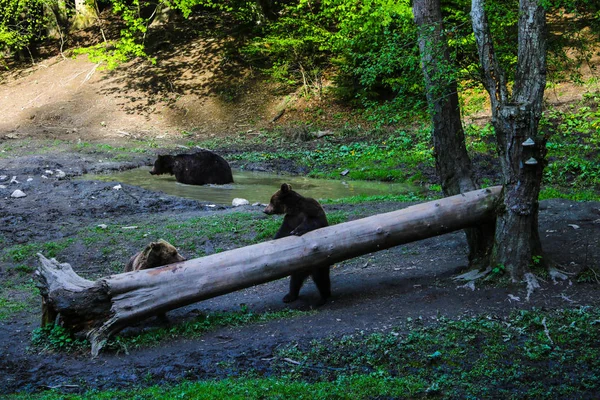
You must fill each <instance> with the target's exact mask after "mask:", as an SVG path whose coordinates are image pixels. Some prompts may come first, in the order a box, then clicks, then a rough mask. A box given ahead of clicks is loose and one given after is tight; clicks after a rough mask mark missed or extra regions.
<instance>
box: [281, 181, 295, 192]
mask: <svg viewBox="0 0 600 400" xmlns="http://www.w3.org/2000/svg"><path fill="white" fill-rule="evenodd" d="M281 191H282V192H283V193H287V192H291V191H292V185H290V184H287V183H282V184H281Z"/></svg>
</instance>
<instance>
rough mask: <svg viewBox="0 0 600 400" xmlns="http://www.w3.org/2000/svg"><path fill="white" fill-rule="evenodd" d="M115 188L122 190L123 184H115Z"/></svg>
mask: <svg viewBox="0 0 600 400" xmlns="http://www.w3.org/2000/svg"><path fill="white" fill-rule="evenodd" d="M113 189H115V190H121V189H123V186H121V185H120V184H119V185H116V186H113Z"/></svg>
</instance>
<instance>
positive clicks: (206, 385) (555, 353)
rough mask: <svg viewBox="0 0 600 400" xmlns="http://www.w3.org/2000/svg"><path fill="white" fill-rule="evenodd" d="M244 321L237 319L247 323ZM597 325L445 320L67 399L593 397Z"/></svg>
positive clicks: (568, 318)
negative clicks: (239, 368) (212, 372)
mask: <svg viewBox="0 0 600 400" xmlns="http://www.w3.org/2000/svg"><path fill="white" fill-rule="evenodd" d="M246 313H247V311H246V312H244V311H243V310H242V311H240V312H239V313H236V315H235V316H233V317H232V318H233V319H237V318H239V317H242V318H249V317H245V316H244V315H245V314H246ZM227 320H230V318H229V317H228V318H227ZM599 321H600V309H598V308H597V307H593V308H591V307H582V308H578V309H571V310H561V311H552V312H546V311H540V310H531V311H525V310H522V311H517V312H514V313H513V314H512V315H510V316H509V317H507V318H504V319H501V318H497V317H492V316H479V317H475V318H471V317H469V318H464V319H460V318H459V319H454V320H450V319H444V318H441V319H439V320H438V321H437V322H434V323H433V324H431V325H426V324H425V321H423V320H421V319H417V320H411V319H409V320H408V321H407V322H406V324H404V326H402V327H399V328H398V329H396V330H395V331H391V332H389V333H375V334H360V333H359V334H356V335H351V336H344V337H341V338H339V337H338V338H330V339H327V340H320V341H315V342H312V343H310V344H307V343H303V344H293V343H292V344H290V345H289V346H286V347H284V348H280V349H279V350H278V351H277V353H276V354H275V356H276V357H275V359H274V360H273V362H272V364H271V370H272V373H273V375H272V376H271V377H268V378H259V377H257V376H256V375H255V374H254V373H252V372H251V371H246V372H245V375H242V377H240V378H237V379H224V380H210V381H201V382H184V383H179V384H176V385H174V386H167V385H163V386H152V387H147V388H136V389H132V390H120V391H105V392H98V391H91V392H88V393H86V394H83V395H80V396H76V395H70V398H74V399H76V398H85V399H105V398H159V399H163V398H164V399H171V398H193V399H203V398H207V399H209V398H210V399H237V398H239V399H259V398H260V399H265V398H267V399H277V398H305V399H332V398H335V399H367V398H379V397H382V398H423V397H434V398H461V399H462V398H506V399H510V398H536V399H556V398H574V397H577V398H580V397H582V398H588V397H589V398H594V397H595V396H596V394H597V393H598V390H599V389H600V374H598V371H600V346H598V343H600V322H599ZM243 323H246V321H244V322H243ZM182 329H187V328H182ZM151 340H153V339H151ZM150 378H151V377H150ZM25 396H27V399H31V398H39V399H56V398H63V397H61V396H64V394H62V393H60V392H58V391H57V392H46V393H42V394H37V395H32V394H26V395H13V396H11V397H9V398H12V399H24V398H25Z"/></svg>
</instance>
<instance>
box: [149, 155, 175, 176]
mask: <svg viewBox="0 0 600 400" xmlns="http://www.w3.org/2000/svg"><path fill="white" fill-rule="evenodd" d="M173 162H174V159H173V156H171V155H159V156H158V158H157V159H156V161H154V166H153V167H152V170H151V171H150V174H152V175H162V174H172V173H173Z"/></svg>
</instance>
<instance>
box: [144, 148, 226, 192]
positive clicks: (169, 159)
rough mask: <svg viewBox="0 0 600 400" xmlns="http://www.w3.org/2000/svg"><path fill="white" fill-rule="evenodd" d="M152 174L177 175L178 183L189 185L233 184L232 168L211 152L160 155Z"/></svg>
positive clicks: (200, 151)
mask: <svg viewBox="0 0 600 400" xmlns="http://www.w3.org/2000/svg"><path fill="white" fill-rule="evenodd" d="M150 173H151V174H152V175H162V174H171V175H175V179H176V180H177V182H180V183H186V184H188V185H206V184H209V183H213V184H217V185H223V184H225V183H232V182H233V175H232V173H231V167H230V166H229V164H228V163H227V161H225V159H223V157H221V156H220V155H218V154H215V153H213V152H212V151H210V150H199V151H197V152H196V153H193V154H177V155H174V156H173V155H159V156H158V158H157V159H156V161H155V162H154V166H153V168H152V170H151V171H150Z"/></svg>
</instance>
